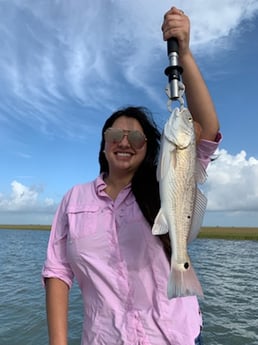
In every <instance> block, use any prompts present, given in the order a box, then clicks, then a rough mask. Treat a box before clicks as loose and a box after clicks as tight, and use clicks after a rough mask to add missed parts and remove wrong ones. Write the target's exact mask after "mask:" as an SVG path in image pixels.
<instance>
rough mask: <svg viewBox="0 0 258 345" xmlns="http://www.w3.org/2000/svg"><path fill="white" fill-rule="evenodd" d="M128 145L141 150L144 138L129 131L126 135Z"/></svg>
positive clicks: (139, 133) (141, 134) (137, 132)
mask: <svg viewBox="0 0 258 345" xmlns="http://www.w3.org/2000/svg"><path fill="white" fill-rule="evenodd" d="M128 141H129V143H130V144H131V145H132V146H133V147H134V148H136V149H141V148H142V147H143V145H144V144H145V141H146V138H145V135H144V134H143V133H141V132H140V131H131V132H129V133H128Z"/></svg>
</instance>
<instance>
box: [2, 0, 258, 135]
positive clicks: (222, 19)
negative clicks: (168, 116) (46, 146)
mask: <svg viewBox="0 0 258 345" xmlns="http://www.w3.org/2000/svg"><path fill="white" fill-rule="evenodd" d="M175 5H176V6H179V7H183V8H184V10H185V12H186V13H187V14H189V15H190V16H191V20H192V46H193V49H197V47H198V49H200V48H201V49H202V50H204V51H205V53H206V47H207V45H209V47H210V46H211V44H210V43H211V42H214V44H220V42H222V41H221V40H220V38H222V37H227V36H228V35H229V34H230V33H231V32H232V31H234V30H240V28H241V26H240V24H241V22H243V21H245V20H249V19H252V17H253V16H255V15H256V14H257V11H258V1H257V0H256V1H254V0H253V1H251V0H250V1H245V2H244V3H243V1H242V0H237V1H236V0H227V1H222V0H220V1H217V2H216V3H215V2H212V1H205V0H198V1H191V2H189V1H175ZM170 6H171V3H170V2H169V1H163V2H157V1H156V0H150V1H146V0H140V1H112V0H107V1H105V2H103V1H100V0H97V1H94V2H92V1H89V0H88V1H82V0H76V1H72V0H70V1H65V2H62V1H52V0H51V1H50V0H46V1H44V2H40V1H36V2H35V1H32V0H27V1H22V2H20V1H12V2H6V1H2V2H0V8H1V12H2V13H5V16H3V17H2V19H1V26H0V39H1V42H2V49H1V52H0V71H1V76H0V83H1V86H2V87H1V90H2V91H0V98H1V99H2V100H3V102H2V106H1V107H2V114H1V117H2V121H4V120H7V119H8V120H9V121H10V120H11V119H12V118H15V117H16V116H17V117H19V120H21V121H24V122H26V123H30V125H31V126H34V127H38V128H39V129H41V130H43V131H47V130H48V128H49V127H50V126H59V125H60V124H62V130H63V131H64V132H65V133H69V132H71V131H75V132H76V131H77V129H78V128H76V127H74V123H75V122H76V121H74V118H75V117H79V116H80V111H78V110H80V109H82V108H84V109H85V111H86V110H87V111H88V113H89V116H90V114H91V110H92V109H95V110H96V109H99V110H100V111H101V110H102V111H103V109H104V110H105V109H106V110H107V109H113V108H114V107H116V106H117V104H125V103H131V97H132V96H131V95H128V93H127V92H126V90H127V88H128V87H127V85H130V88H131V89H132V90H135V95H136V94H138V93H139V92H142V93H143V94H144V95H145V96H148V97H149V99H150V100H151V101H152V102H156V104H157V107H161V106H162V103H161V101H160V95H161V94H162V92H163V89H161V88H160V85H159V86H158V88H157V84H158V83H160V82H164V79H163V76H162V75H161V73H160V71H161V70H163V68H164V52H165V45H164V43H163V42H162V36H161V31H160V26H161V22H162V18H163V14H164V12H165V11H166V10H167V9H169V7H170ZM218 9H219V16H218V15H217V13H218ZM162 59H163V60H162ZM158 75H159V78H158ZM132 92H133V91H132ZM67 105H69V107H71V108H72V109H74V111H71V114H66V117H65V118H64V117H63V112H64V109H65V108H66V107H67ZM8 120H7V121H8Z"/></svg>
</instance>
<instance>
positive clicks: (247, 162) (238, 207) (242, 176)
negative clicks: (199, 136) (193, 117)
mask: <svg viewBox="0 0 258 345" xmlns="http://www.w3.org/2000/svg"><path fill="white" fill-rule="evenodd" d="M257 181H258V160H257V159H256V158H254V157H249V158H248V157H247V154H246V152H245V151H241V152H239V153H238V154H236V155H231V154H230V153H228V152H227V151H226V150H220V151H218V156H217V159H216V160H215V161H213V162H212V163H211V164H210V166H209V167H208V181H207V184H206V186H205V190H206V192H207V196H208V210H209V211H224V212H225V211H234V212H238V211H244V212H249V211H250V212H257V224H258V184H257Z"/></svg>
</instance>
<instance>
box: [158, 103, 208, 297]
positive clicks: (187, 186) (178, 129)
mask: <svg viewBox="0 0 258 345" xmlns="http://www.w3.org/2000/svg"><path fill="white" fill-rule="evenodd" d="M157 179H158V181H159V189H160V198H161V207H160V210H159V212H158V214H157V216H156V219H155V222H154V225H153V228H152V233H153V234H154V235H161V234H165V233H167V232H168V233H169V238H170V242H171V248H172V256H171V271H170V275H169V278H168V287H167V294H168V298H169V299H171V298H174V297H179V296H188V295H199V296H203V291H202V287H201V284H200V282H199V280H198V277H197V275H196V273H195V271H194V268H193V266H192V263H191V260H190V257H189V255H188V252H187V247H188V243H189V242H190V241H192V240H193V239H194V238H195V237H196V236H197V235H198V232H199V230H200V227H201V224H202V220H203V216H204V213H205V209H206V204H207V199H206V197H205V195H204V194H203V193H202V192H201V191H200V189H199V188H198V183H204V182H205V180H206V172H205V169H204V168H202V166H201V165H200V163H199V162H198V160H197V157H196V137H195V130H194V121H193V118H192V115H191V114H190V112H189V110H188V109H187V108H184V107H182V108H180V109H179V108H175V109H174V110H173V112H172V113H171V115H170V117H169V119H168V120H167V122H166V124H165V126H164V130H163V133H162V138H161V148H160V155H159V163H158V168H157Z"/></svg>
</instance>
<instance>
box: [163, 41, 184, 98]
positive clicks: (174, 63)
mask: <svg viewBox="0 0 258 345" xmlns="http://www.w3.org/2000/svg"><path fill="white" fill-rule="evenodd" d="M167 54H168V59H169V66H168V67H167V68H166V69H165V74H166V75H167V76H168V81H169V84H170V98H171V99H172V100H173V99H178V98H179V87H178V82H179V81H180V75H181V73H182V72H183V69H182V67H181V66H179V62H178V59H179V44H178V40H177V39H176V38H174V37H171V38H170V39H168V40H167Z"/></svg>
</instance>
